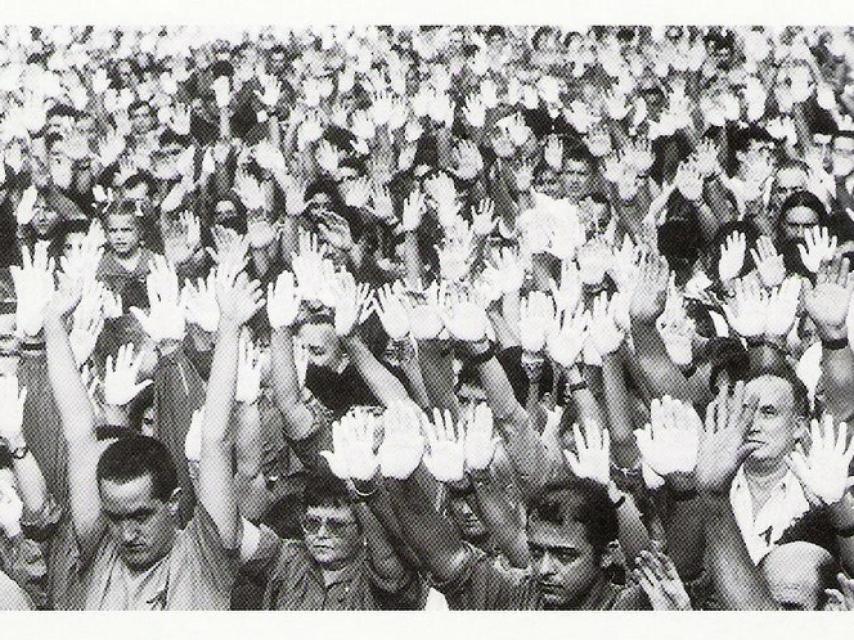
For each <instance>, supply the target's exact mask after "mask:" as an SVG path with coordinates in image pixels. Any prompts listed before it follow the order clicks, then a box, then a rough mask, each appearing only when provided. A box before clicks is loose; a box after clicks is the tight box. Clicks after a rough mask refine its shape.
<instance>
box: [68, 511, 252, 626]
mask: <svg viewBox="0 0 854 640" xmlns="http://www.w3.org/2000/svg"><path fill="white" fill-rule="evenodd" d="M67 524H70V523H67ZM66 528H70V527H66ZM66 539H67V540H72V541H73V540H74V536H73V535H72V536H70V537H69V538H66ZM56 551H60V550H59V549H57V550H56ZM65 551H67V552H68V555H69V557H72V558H73V559H74V560H75V561H74V562H73V563H69V568H70V569H72V570H73V571H74V572H75V574H76V575H74V576H72V578H71V580H70V582H71V583H72V585H70V586H72V587H73V588H74V589H75V591H77V593H79V596H78V597H79V600H78V601H77V602H69V603H66V604H67V606H68V607H69V608H81V605H82V608H83V609H86V610H113V611H117V610H118V611H132V610H137V611H156V610H163V609H166V610H170V611H187V610H202V611H207V610H227V609H229V602H230V595H231V589H232V586H233V585H234V580H235V577H236V575H237V569H238V553H237V550H229V549H226V548H224V547H223V545H222V541H221V539H220V537H219V531H218V530H217V528H216V525H215V524H214V522H213V520H212V519H211V517H210V515H208V513H207V512H206V511H205V510H204V508H202V506H201V505H199V506H198V507H197V508H196V514H195V516H194V517H193V519H192V520H191V521H190V524H188V525H187V527H186V529H183V530H181V531H178V532H177V534H176V535H175V541H174V543H173V545H172V549H171V550H170V551H169V553H168V554H167V555H166V556H165V557H164V558H163V559H162V560H161V561H159V562H158V563H157V564H155V565H154V566H152V567H150V568H148V569H146V570H145V571H133V570H131V569H130V568H129V567H128V566H127V565H126V564H125V563H124V561H123V560H122V559H121V558H120V557H119V549H118V547H117V545H116V543H115V542H114V541H113V539H112V538H111V536H110V535H109V534H108V533H107V532H106V528H105V530H104V533H103V534H102V538H101V541H100V544H99V545H98V549H97V551H96V553H95V557H94V558H92V559H91V560H90V561H89V562H86V561H84V560H82V559H81V558H80V550H79V548H76V546H75V547H73V548H69V549H66V550H65ZM78 589H79V590H78Z"/></svg>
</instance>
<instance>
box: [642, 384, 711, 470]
mask: <svg viewBox="0 0 854 640" xmlns="http://www.w3.org/2000/svg"><path fill="white" fill-rule="evenodd" d="M702 428H703V426H702V423H701V422H700V417H699V416H698V415H697V412H696V411H695V410H694V407H692V406H691V405H690V404H687V403H683V402H680V401H679V400H676V399H675V398H671V397H670V396H664V397H663V398H661V399H658V398H655V399H653V401H652V404H651V405H650V415H649V422H648V423H647V424H646V426H645V427H644V428H643V429H637V430H635V438H636V440H637V445H638V449H639V450H640V453H641V457H642V458H643V461H644V462H645V463H646V464H647V465H649V467H650V468H651V469H652V470H653V471H654V472H655V473H656V474H658V475H659V476H661V477H662V478H665V479H666V478H667V477H668V476H671V475H674V474H690V473H693V471H694V468H695V467H696V466H697V450H698V448H699V444H700V432H701V431H702Z"/></svg>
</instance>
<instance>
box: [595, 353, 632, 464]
mask: <svg viewBox="0 0 854 640" xmlns="http://www.w3.org/2000/svg"><path fill="white" fill-rule="evenodd" d="M602 378H603V382H604V387H605V411H606V413H607V414H608V426H609V429H608V430H609V432H610V434H611V455H612V457H613V459H614V462H616V463H617V465H619V466H621V467H623V468H634V467H635V465H636V464H637V462H638V459H639V457H640V454H639V452H638V448H637V443H636V442H635V434H634V431H633V428H632V427H633V425H632V416H631V411H630V406H631V401H630V399H629V392H628V389H627V388H626V378H625V374H624V372H623V357H622V349H621V350H619V351H615V352H614V353H609V354H606V355H605V356H604V357H603V358H602Z"/></svg>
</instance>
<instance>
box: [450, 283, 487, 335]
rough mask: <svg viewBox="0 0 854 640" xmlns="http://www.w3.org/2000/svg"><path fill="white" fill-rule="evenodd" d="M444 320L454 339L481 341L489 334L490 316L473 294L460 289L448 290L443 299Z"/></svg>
mask: <svg viewBox="0 0 854 640" xmlns="http://www.w3.org/2000/svg"><path fill="white" fill-rule="evenodd" d="M440 315H441V318H442V322H443V323H444V324H445V328H447V330H448V333H450V334H451V337H452V338H453V339H454V340H459V341H460V342H480V341H481V340H483V339H484V338H485V337H486V335H487V327H489V318H488V317H487V315H486V311H485V310H484V309H483V307H482V306H481V305H480V303H479V302H477V301H476V300H475V299H474V298H473V296H472V295H470V294H469V293H467V292H464V291H459V290H451V291H448V292H447V295H446V297H445V299H444V300H443V301H442V312H441V314H440Z"/></svg>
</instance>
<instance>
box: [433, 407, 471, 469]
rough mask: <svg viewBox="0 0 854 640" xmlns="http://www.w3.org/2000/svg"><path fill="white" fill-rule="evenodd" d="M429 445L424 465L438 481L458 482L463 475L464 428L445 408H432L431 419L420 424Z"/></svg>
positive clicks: (464, 457)
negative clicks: (443, 410) (456, 422)
mask: <svg viewBox="0 0 854 640" xmlns="http://www.w3.org/2000/svg"><path fill="white" fill-rule="evenodd" d="M422 427H423V429H424V435H425V436H426V437H427V443H428V445H429V448H428V452H427V454H426V455H425V456H424V466H425V467H427V470H428V471H429V472H430V474H431V475H432V476H433V477H434V478H436V480H438V481H439V482H445V483H454V482H460V481H461V480H462V479H463V477H464V476H465V459H466V455H465V428H464V427H463V425H462V424H461V423H460V424H457V426H456V429H455V428H454V420H453V418H452V416H451V412H450V411H448V410H447V409H446V410H445V412H444V414H443V413H442V412H441V411H440V410H439V409H433V420H432V421H430V420H425V421H424V422H423V424H422Z"/></svg>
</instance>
